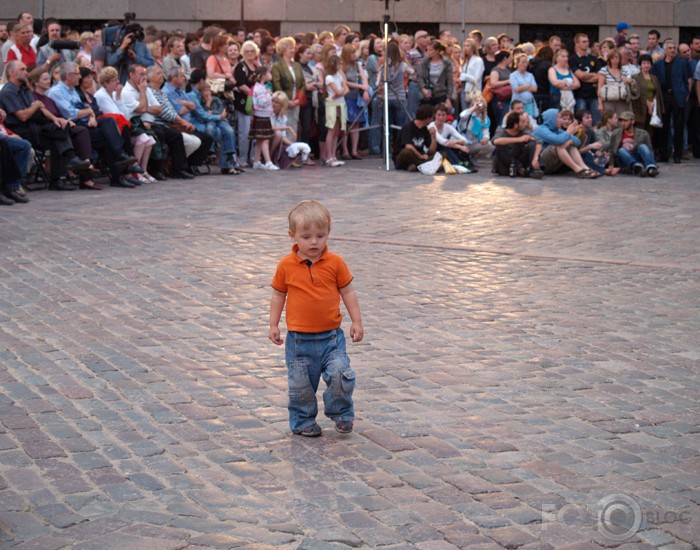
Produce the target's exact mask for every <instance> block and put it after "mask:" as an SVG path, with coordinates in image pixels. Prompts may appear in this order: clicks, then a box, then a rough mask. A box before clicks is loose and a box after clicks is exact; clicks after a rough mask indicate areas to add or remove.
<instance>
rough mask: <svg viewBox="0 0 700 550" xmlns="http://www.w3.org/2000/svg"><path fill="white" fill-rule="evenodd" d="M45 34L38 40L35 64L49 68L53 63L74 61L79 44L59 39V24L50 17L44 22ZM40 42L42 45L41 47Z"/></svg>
mask: <svg viewBox="0 0 700 550" xmlns="http://www.w3.org/2000/svg"><path fill="white" fill-rule="evenodd" d="M44 26H45V28H46V34H44V35H42V37H41V38H40V39H39V51H38V52H37V54H36V64H37V66H39V65H45V66H46V68H49V67H51V66H52V65H54V64H55V63H59V64H60V63H65V62H66V61H74V60H75V55H76V52H77V51H78V50H79V49H80V43H79V42H75V41H73V40H62V39H61V23H60V22H59V20H58V19H54V18H53V17H50V18H49V19H47V20H46V21H45V22H44ZM42 42H44V44H43V45H42Z"/></svg>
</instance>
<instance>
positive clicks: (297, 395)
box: [284, 328, 355, 433]
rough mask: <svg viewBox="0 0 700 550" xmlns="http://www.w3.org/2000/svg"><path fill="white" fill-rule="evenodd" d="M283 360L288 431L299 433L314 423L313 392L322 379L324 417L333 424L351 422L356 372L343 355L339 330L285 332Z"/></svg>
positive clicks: (341, 337) (314, 406)
mask: <svg viewBox="0 0 700 550" xmlns="http://www.w3.org/2000/svg"><path fill="white" fill-rule="evenodd" d="M284 351H285V360H286V363H287V379H288V382H289V404H288V406H287V409H288V410H289V427H290V428H291V429H292V432H294V433H299V432H301V431H302V430H303V429H304V428H306V427H307V426H312V425H313V424H314V423H315V422H316V415H317V414H318V403H317V401H316V390H317V389H318V384H319V381H320V379H321V376H323V381H324V382H325V383H326V389H325V391H324V392H323V405H324V413H325V415H326V416H327V417H328V418H330V419H332V420H334V421H336V422H337V421H339V420H354V419H355V409H354V408H353V403H352V392H353V390H354V389H355V371H353V370H352V368H351V367H350V360H349V359H348V356H347V354H346V353H345V335H344V334H343V330H342V329H340V328H339V329H336V330H329V331H327V332H294V331H287V338H286V341H285V348H284Z"/></svg>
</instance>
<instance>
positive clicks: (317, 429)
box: [294, 422, 323, 437]
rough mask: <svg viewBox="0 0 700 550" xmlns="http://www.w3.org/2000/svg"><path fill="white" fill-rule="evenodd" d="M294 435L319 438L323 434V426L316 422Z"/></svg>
mask: <svg viewBox="0 0 700 550" xmlns="http://www.w3.org/2000/svg"><path fill="white" fill-rule="evenodd" d="M294 433H295V434H297V435H303V436H304V437H318V436H319V435H321V434H322V433H323V430H321V426H319V425H318V424H316V422H314V423H313V424H311V426H306V428H304V429H303V430H301V431H299V432H294Z"/></svg>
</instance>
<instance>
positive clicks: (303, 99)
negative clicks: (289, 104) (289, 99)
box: [296, 90, 309, 107]
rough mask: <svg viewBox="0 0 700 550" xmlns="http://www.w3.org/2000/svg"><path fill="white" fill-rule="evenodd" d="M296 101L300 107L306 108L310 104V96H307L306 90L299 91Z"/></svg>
mask: <svg viewBox="0 0 700 550" xmlns="http://www.w3.org/2000/svg"><path fill="white" fill-rule="evenodd" d="M296 99H297V101H298V102H299V107H306V106H307V105H308V103H309V96H307V95H306V90H297V97H296Z"/></svg>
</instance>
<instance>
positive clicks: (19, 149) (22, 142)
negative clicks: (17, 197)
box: [2, 137, 32, 191]
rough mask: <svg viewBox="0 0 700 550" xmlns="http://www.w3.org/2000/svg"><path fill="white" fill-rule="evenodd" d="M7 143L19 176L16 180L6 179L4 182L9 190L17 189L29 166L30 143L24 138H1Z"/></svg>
mask: <svg viewBox="0 0 700 550" xmlns="http://www.w3.org/2000/svg"><path fill="white" fill-rule="evenodd" d="M2 139H3V140H4V141H5V143H6V144H7V147H8V149H9V150H10V153H12V157H13V158H14V159H15V164H16V165H17V170H18V171H19V173H20V178H19V180H17V181H8V182H6V183H5V185H6V186H7V189H8V190H9V191H17V189H19V186H20V185H21V183H22V180H23V178H24V175H25V174H26V173H27V168H28V167H29V157H30V155H31V153H32V144H31V143H29V142H28V141H27V140H26V139H18V138H14V137H8V138H2Z"/></svg>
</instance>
